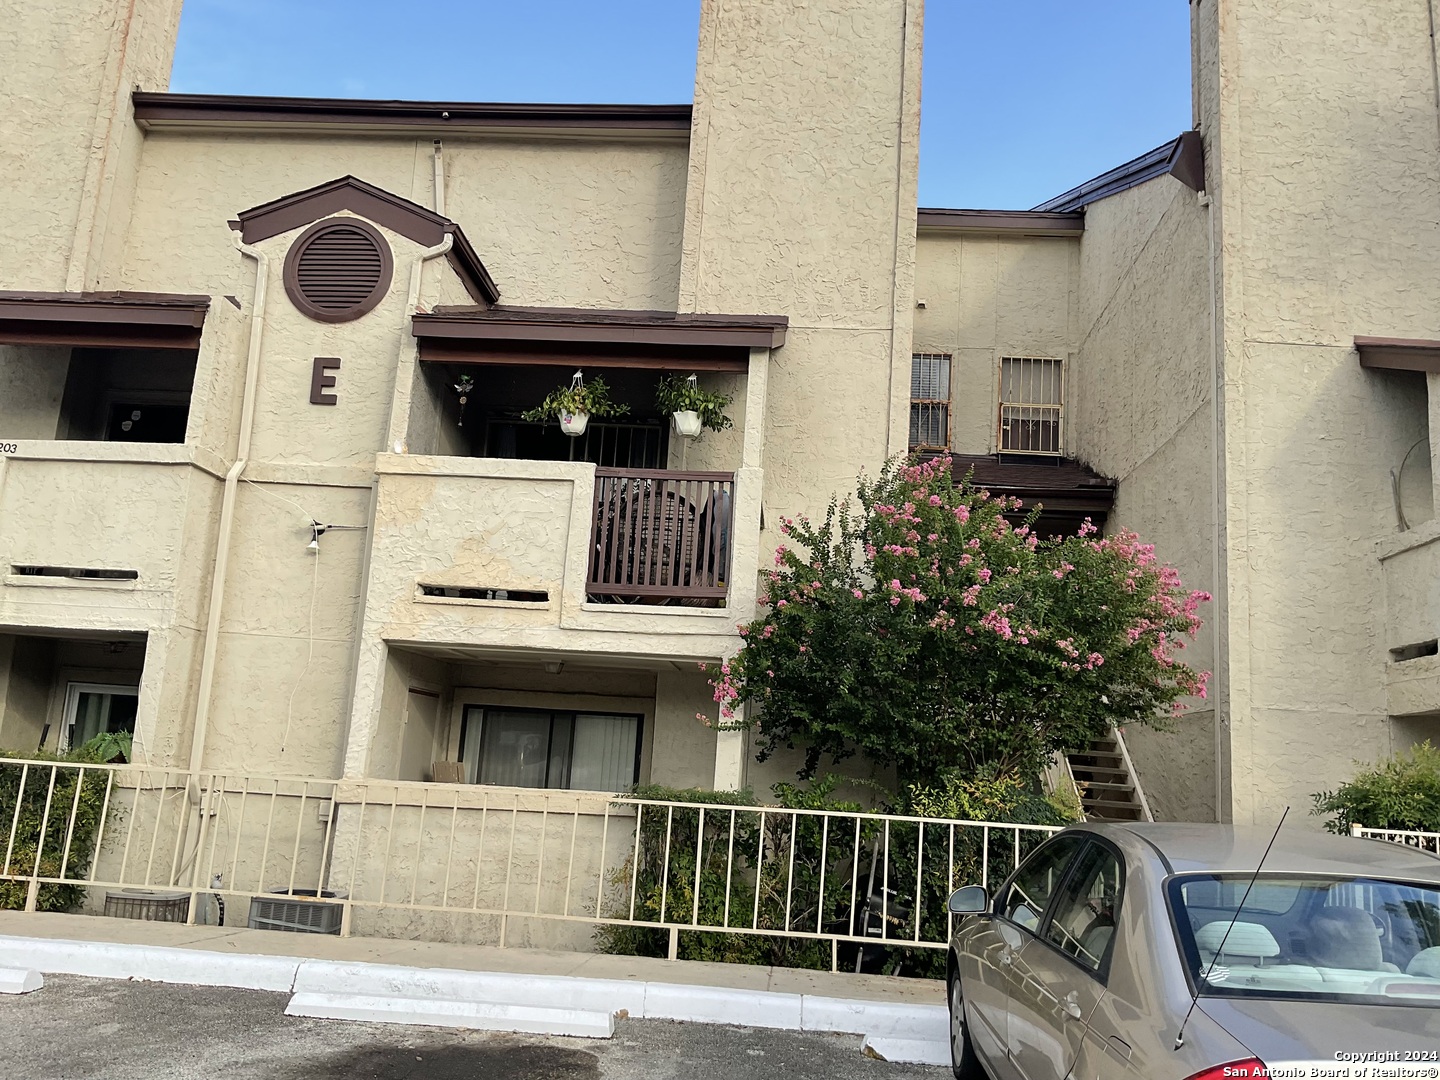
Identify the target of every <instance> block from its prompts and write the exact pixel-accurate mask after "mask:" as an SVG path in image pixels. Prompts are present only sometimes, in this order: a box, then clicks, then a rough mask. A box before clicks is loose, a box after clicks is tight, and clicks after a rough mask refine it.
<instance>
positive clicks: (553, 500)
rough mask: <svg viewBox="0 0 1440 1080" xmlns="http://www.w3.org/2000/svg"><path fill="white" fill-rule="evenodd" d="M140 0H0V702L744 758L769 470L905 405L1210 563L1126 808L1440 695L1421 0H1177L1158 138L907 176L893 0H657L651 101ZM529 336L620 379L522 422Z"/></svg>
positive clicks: (1270, 772)
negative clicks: (294, 92) (998, 167)
mask: <svg viewBox="0 0 1440 1080" xmlns="http://www.w3.org/2000/svg"><path fill="white" fill-rule="evenodd" d="M179 8H180V2H179V0H137V2H134V3H128V2H127V3H115V2H113V0H62V2H57V3H54V4H50V5H46V6H45V9H44V10H43V11H42V10H39V9H38V8H37V7H36V6H35V5H30V4H22V3H0V26H3V27H4V30H3V31H0V72H3V73H4V74H3V76H0V90H3V96H4V102H5V106H6V109H5V112H4V118H3V120H0V133H3V136H4V145H5V153H4V155H3V156H0V190H3V191H5V192H6V193H7V194H6V197H5V199H4V200H3V201H0V253H3V254H0V290H4V291H3V292H0V745H3V746H5V747H7V748H11V749H15V750H33V749H35V748H36V747H42V748H44V749H48V750H55V749H57V748H59V747H61V746H63V745H64V744H65V743H66V742H67V741H76V740H79V739H81V738H83V737H85V736H87V735H89V734H93V733H94V732H96V731H98V730H102V729H104V728H105V727H110V728H120V727H130V726H132V725H133V729H134V733H135V738H136V744H137V747H138V753H139V754H140V755H143V757H144V759H145V760H147V761H150V762H155V763H163V764H168V765H175V766H188V767H189V768H192V769H197V770H198V769H207V770H210V769H214V770H222V771H227V772H231V773H235V774H243V773H247V772H253V773H263V774H277V773H278V774H284V775H291V776H313V777H322V778H339V777H349V778H363V777H374V778H382V779H394V780H403V781H439V782H451V781H455V780H457V779H458V780H459V781H460V782H462V783H485V784H493V785H502V786H524V787H556V788H558V787H571V788H581V789H595V790H616V789H618V788H619V787H624V786H628V785H630V784H632V783H635V782H637V781H638V782H653V783H658V784H665V785H669V786H674V787H688V786H700V787H718V788H731V787H739V786H745V785H748V786H752V787H754V788H756V789H757V790H759V791H761V792H764V791H765V790H766V789H767V788H768V786H769V784H770V783H771V782H773V781H774V780H775V779H781V778H785V777H787V776H788V775H789V770H790V766H789V763H788V762H786V761H783V760H776V761H771V762H768V763H766V764H765V765H764V766H760V765H757V764H756V763H755V762H753V761H751V760H750V754H749V753H748V750H747V745H746V740H745V737H744V736H743V735H741V734H738V733H733V732H722V733H718V734H717V732H716V731H715V730H713V729H712V728H709V727H707V726H705V725H703V724H701V723H699V722H698V721H697V720H696V714H697V712H705V711H711V710H713V703H712V701H711V695H710V689H709V687H708V686H707V684H706V681H705V678H704V676H703V674H702V673H701V671H700V670H699V665H700V664H702V663H706V662H714V661H718V660H721V659H723V658H725V657H726V656H728V655H731V654H732V653H733V652H734V651H735V650H736V649H737V648H738V646H739V643H740V638H739V637H738V635H737V633H736V625H737V623H739V622H742V621H745V620H746V619H748V618H749V617H751V616H752V615H753V613H754V605H755V598H756V593H757V578H758V573H759V571H760V569H761V567H762V565H763V564H764V562H765V561H766V559H767V556H768V553H769V552H770V551H771V550H773V548H774V546H775V544H776V543H777V542H778V535H777V533H776V530H775V526H776V524H777V523H778V521H779V518H780V516H781V515H788V514H793V513H797V512H803V511H807V510H816V509H819V508H822V507H823V505H824V502H825V500H826V499H827V498H828V496H829V494H830V493H831V492H832V491H837V490H842V489H844V488H845V487H846V486H847V485H848V484H850V483H851V482H852V481H853V478H854V476H855V475H856V473H857V472H858V471H860V470H861V469H862V468H869V469H872V470H873V469H875V468H877V467H878V466H879V465H880V464H881V462H883V461H884V460H885V459H886V458H887V457H888V456H891V455H895V454H899V453H903V452H905V451H907V450H908V449H911V448H917V447H918V448H927V449H942V448H949V449H950V450H952V451H953V452H955V453H956V454H957V455H958V459H957V460H958V461H959V466H958V467H961V468H970V467H972V466H973V467H974V468H975V469H976V472H977V476H980V477H981V478H982V479H984V480H985V481H986V482H987V483H988V484H990V486H992V487H993V488H998V489H1003V490H1010V491H1013V492H1015V493H1017V494H1019V495H1021V496H1022V497H1024V498H1025V499H1026V500H1027V501H1028V502H1029V503H1032V504H1033V503H1037V502H1038V503H1041V504H1043V506H1044V508H1045V520H1046V521H1047V522H1049V523H1053V524H1054V525H1056V526H1057V527H1065V526H1067V525H1073V524H1074V523H1076V522H1078V521H1079V520H1080V519H1081V518H1082V517H1084V516H1086V515H1092V516H1095V517H1097V518H1105V517H1107V515H1108V524H1109V526H1111V527H1113V526H1115V525H1124V526H1127V527H1133V528H1135V529H1137V530H1138V531H1140V532H1141V533H1142V534H1143V535H1145V536H1146V538H1148V539H1150V540H1153V541H1154V542H1155V543H1156V545H1157V547H1158V549H1159V552H1160V554H1161V555H1162V556H1163V557H1164V558H1166V559H1167V560H1168V561H1171V562H1173V563H1175V564H1176V565H1177V566H1178V567H1179V568H1180V569H1181V571H1182V573H1183V575H1184V577H1185V580H1186V582H1187V584H1191V585H1193V586H1194V587H1198V588H1204V589H1209V590H1210V591H1212V592H1213V593H1214V594H1215V596H1216V601H1215V603H1214V605H1213V607H1212V608H1211V610H1210V611H1209V612H1208V615H1209V621H1208V623H1207V628H1206V630H1205V631H1204V633H1203V635H1202V640H1201V641H1199V642H1198V643H1197V644H1196V646H1195V648H1194V653H1193V654H1192V656H1191V659H1192V661H1193V662H1195V663H1197V664H1199V665H1200V666H1202V667H1206V668H1213V670H1214V671H1215V679H1214V682H1213V692H1212V694H1211V696H1210V698H1209V700H1208V701H1207V702H1204V703H1197V704H1198V705H1199V706H1200V707H1199V708H1197V709H1196V710H1195V711H1193V712H1192V714H1191V717H1190V719H1189V720H1188V721H1187V722H1186V724H1185V726H1184V728H1183V729H1182V730H1181V731H1180V732H1178V733H1176V734H1173V735H1155V734H1151V733H1144V732H1132V733H1131V749H1132V751H1133V753H1134V756H1135V759H1136V764H1137V767H1138V769H1139V773H1140V777H1141V780H1142V782H1143V784H1144V787H1145V790H1146V793H1147V795H1148V796H1149V799H1150V802H1151V804H1152V805H1153V807H1154V808H1155V811H1156V813H1157V816H1173V817H1186V818H1197V819H1202V820H1203V819H1211V818H1215V817H1221V818H1226V819H1230V818H1233V819H1235V820H1237V821H1250V820H1269V819H1270V818H1271V817H1272V816H1273V814H1274V813H1275V812H1276V811H1277V810H1278V809H1279V808H1280V807H1281V806H1283V805H1285V804H1287V803H1296V804H1302V805H1303V804H1304V803H1306V802H1307V799H1306V796H1307V793H1308V792H1311V791H1314V790H1318V789H1319V788H1321V787H1324V786H1327V785H1331V784H1333V783H1334V782H1336V781H1337V780H1339V779H1341V778H1342V777H1343V776H1345V775H1346V774H1347V772H1348V771H1349V768H1350V762H1351V761H1352V759H1355V758H1374V757H1377V756H1379V755H1382V754H1385V753H1387V752H1389V751H1390V750H1391V749H1393V748H1395V747H1397V746H1399V745H1403V744H1406V743H1408V742H1410V741H1414V740H1416V739H1418V738H1421V737H1424V736H1425V735H1426V734H1427V733H1428V726H1429V725H1431V724H1433V719H1431V718H1432V717H1434V716H1435V715H1440V657H1436V656H1435V639H1436V636H1437V622H1440V593H1437V585H1436V582H1437V581H1440V563H1437V560H1440V543H1437V542H1436V541H1437V540H1440V522H1434V521H1431V520H1430V518H1431V516H1432V508H1433V506H1434V502H1435V501H1434V498H1433V496H1432V494H1431V483H1432V481H1431V476H1432V475H1434V476H1440V470H1435V471H1432V470H1431V468H1430V452H1431V451H1430V443H1429V441H1428V430H1429V416H1430V415H1431V413H1432V412H1433V411H1434V407H1433V406H1432V405H1431V404H1430V402H1431V400H1432V398H1431V397H1430V393H1429V389H1430V386H1432V385H1436V384H1435V379H1436V378H1437V377H1440V376H1437V374H1436V373H1440V340H1436V339H1440V295H1437V291H1440V273H1436V271H1437V270H1440V267H1437V266H1435V265H1432V264H1434V263H1436V262H1437V261H1440V244H1437V243H1436V241H1437V239H1440V236H1437V235H1436V234H1437V233H1440V127H1437V121H1440V106H1437V90H1436V81H1435V65H1434V56H1433V53H1432V47H1433V46H1432V41H1431V38H1430V36H1429V30H1428V23H1427V14H1426V12H1427V8H1426V5H1425V3H1424V0H1380V2H1374V3H1370V4H1367V5H1365V11H1364V12H1363V13H1361V14H1358V15H1357V14H1351V13H1344V14H1341V13H1338V12H1337V11H1336V10H1334V9H1333V8H1332V6H1330V5H1324V4H1318V3H1313V2H1310V0H1290V2H1287V3H1284V4H1281V5H1280V6H1279V10H1278V12H1277V11H1276V10H1275V5H1273V4H1270V5H1261V4H1258V3H1255V2H1253V0H1197V2H1195V3H1193V4H1192V11H1193V15H1194V23H1195V34H1194V41H1195V47H1194V55H1193V63H1194V71H1195V116H1194V123H1193V125H1192V127H1193V130H1192V131H1189V132H1187V133H1185V134H1184V135H1182V136H1181V137H1180V138H1178V139H1177V140H1176V141H1175V142H1174V143H1172V144H1167V145H1166V146H1165V147H1162V148H1159V149H1158V150H1157V151H1155V152H1154V153H1152V154H1149V155H1146V156H1144V157H1142V158H1139V159H1137V160H1136V161H1134V162H1131V163H1129V164H1127V165H1125V166H1122V167H1120V168H1119V169H1117V170H1116V171H1115V172H1113V173H1111V174H1107V175H1106V176H1104V177H1100V178H1097V180H1095V181H1093V182H1092V183H1090V184H1087V185H1084V186H1083V187H1081V188H1078V189H1076V190H1075V191H1074V192H1069V193H1066V194H1065V195H1063V196H1061V197H1059V198H1057V199H1056V200H1054V201H1053V202H1052V203H1050V204H1046V205H1045V206H1043V207H1041V208H1037V209H1036V210H1034V211H1019V212H997V211H970V210H928V209H922V210H919V211H918V213H917V210H916V175H917V162H918V127H919V115H920V113H919V110H920V102H919V86H920V65H921V36H922V35H921V30H922V4H921V2H920V0H824V2H821V3H811V4H807V5H787V4H775V3H766V2H763V0H742V2H730V3H727V4H724V5H721V4H719V3H718V2H712V0H705V2H704V4H703V6H702V19H701V41H700V44H699V51H698V57H699V61H698V65H697V75H696V86H695V97H694V103H693V105H678V106H554V105H485V104H463V103H424V102H399V103H396V102H367V101H338V100H299V99H278V98H260V97H256V98H233V97H206V96H194V95H174V94H168V93H165V92H164V90H165V86H166V83H167V79H168V72H169V66H170V56H171V51H172V47H173V43H174V37H175V29H176V26H177V23H178V18H179ZM840 16H843V17H840ZM1022 47H1023V46H1022V45H1021V44H1020V43H1016V45H1015V48H1016V49H1017V51H1018V50H1019V49H1021V48H1022ZM1177 61H1179V62H1183V58H1177ZM1357 339H1362V340H1361V341H1360V345H1359V347H1358V349H1357ZM1366 339H1387V341H1385V342H1379V341H1377V342H1374V343H1371V342H1369V341H1368V340H1366ZM1388 339H1405V340H1404V341H1400V342H1398V343H1397V342H1395V341H1392V340H1388ZM576 371H582V372H583V373H584V376H585V378H586V379H587V380H593V379H594V378H595V377H597V376H599V377H603V378H604V379H605V380H606V381H607V382H608V383H609V385H610V387H611V389H612V393H613V395H614V396H615V397H616V398H617V399H618V400H620V401H621V402H623V403H625V404H627V405H628V406H629V412H628V414H627V415H626V416H624V417H620V418H613V419H601V418H594V419H592V420H591V421H590V425H589V427H588V429H587V431H586V433H585V434H584V435H581V436H578V437H573V438H572V437H568V436H566V435H563V434H561V433H560V432H559V431H558V430H557V428H556V426H555V425H554V424H553V423H552V424H549V425H538V424H531V423H527V422H525V421H524V420H523V418H522V417H521V416H520V413H521V412H522V411H523V410H525V409H528V408H530V407H531V406H533V405H535V404H536V403H537V402H538V401H539V400H540V398H541V397H543V396H544V394H545V393H546V392H547V391H548V390H550V389H553V388H554V387H556V386H557V385H561V384H568V383H569V382H570V380H571V377H572V373H574V372H576ZM1427 373H1429V374H1427ZM663 374H672V375H680V376H687V375H690V374H694V375H696V376H697V377H698V380H699V382H700V383H701V384H702V385H704V386H706V387H708V388H712V389H718V390H722V391H724V392H725V393H728V394H731V395H733V402H732V405H731V406H730V415H731V416H732V418H733V419H734V427H733V428H731V429H729V430H726V431H723V432H707V433H705V434H704V435H702V436H701V437H700V438H698V439H694V440H691V439H686V438H683V437H681V436H680V435H678V434H677V433H676V432H675V431H674V429H673V428H672V426H671V424H670V422H669V418H668V417H667V416H663V415H660V414H659V412H658V410H657V409H656V407H655V405H654V400H653V391H654V386H655V382H656V380H657V379H658V378H659V377H660V376H661V375H663ZM1427 380H1428V384H1427ZM1437 449H1440V447H1437Z"/></svg>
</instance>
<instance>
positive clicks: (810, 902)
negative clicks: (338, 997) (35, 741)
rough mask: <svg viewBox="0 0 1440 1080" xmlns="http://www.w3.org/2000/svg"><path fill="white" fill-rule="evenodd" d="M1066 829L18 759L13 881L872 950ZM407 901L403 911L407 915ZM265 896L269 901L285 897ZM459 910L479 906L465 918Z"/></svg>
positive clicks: (29, 886) (237, 915)
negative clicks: (736, 936)
mask: <svg viewBox="0 0 1440 1080" xmlns="http://www.w3.org/2000/svg"><path fill="white" fill-rule="evenodd" d="M1054 831H1055V830H1054V829H1053V828H1050V827H1046V826H1038V825H1020V824H1011V823H1001V822H976V821H950V820H942V819H931V818H914V817H894V816H886V815H881V814H860V813H849V812H843V811H823V810H788V809H782V808H779V807H758V806H728V805H698V804H695V803H683V802H669V801H662V800H654V799H637V798H631V797H627V796H617V795H607V794H604V793H598V792H596V793H590V792H570V791H545V790H520V789H515V788H493V787H486V786H482V785H473V784H421V783H405V782H400V781H393V780H369V779H367V780H339V781H336V780H314V779H304V778H293V777H290V778H287V777H261V776H250V775H237V774H224V773H211V772H200V773H192V772H186V771H180V770H170V769H163V768H148V767H145V766H134V765H75V764H69V763H63V762H53V761H24V760H8V759H7V760H0V858H3V862H0V898H4V899H5V900H6V901H7V903H6V905H5V906H11V907H21V906H23V907H24V908H25V910H27V911H36V910H42V911H63V910H70V909H74V908H77V907H80V906H86V907H88V908H90V909H92V910H99V908H100V905H101V903H102V902H103V899H104V895H103V894H104V893H105V892H106V891H107V890H119V889H136V888H140V889H150V888H156V889H168V890H174V894H173V895H176V896H185V895H186V894H188V898H189V901H190V902H189V905H188V911H187V913H186V916H185V918H186V921H187V922H191V923H194V922H199V921H206V920H208V919H211V918H213V917H214V916H215V914H216V912H217V910H218V905H213V904H212V903H211V899H210V898H211V897H219V898H223V900H224V902H225V903H224V912H225V914H224V921H225V924H226V925H230V926H244V925H246V924H247V923H251V924H253V923H254V921H255V918H260V919H264V918H266V917H268V915H273V914H274V911H275V905H277V904H280V905H285V906H286V910H287V911H289V912H290V913H289V914H287V915H286V919H287V920H288V921H289V922H291V923H299V922H303V921H305V920H301V919H298V918H296V916H295V911H294V910H293V905H303V904H313V905H317V916H325V917H327V918H328V914H327V912H326V911H325V910H323V908H334V907H338V908H339V909H340V924H339V932H340V933H341V934H343V935H350V934H359V935H371V936H377V937H384V936H403V937H405V938H409V939H419V940H427V939H430V940H444V941H453V940H455V936H454V935H455V933H456V929H457V927H458V926H461V925H470V926H472V927H473V928H474V929H473V931H472V933H473V935H474V936H476V937H477V938H484V939H486V940H487V941H489V942H494V941H495V940H496V939H497V938H498V943H499V944H500V945H504V944H506V935H507V929H508V925H509V923H510V921H512V920H516V919H519V920H522V922H525V925H529V922H527V921H528V920H539V921H544V922H553V923H571V924H578V925H579V926H581V927H584V926H587V925H588V926H589V927H590V928H592V929H593V928H595V927H602V928H603V927H630V928H636V929H643V930H645V931H647V932H649V933H652V934H654V935H657V940H656V942H655V944H656V946H657V947H658V948H659V949H664V948H665V943H666V939H667V938H668V942H669V955H670V956H671V958H672V959H673V958H674V957H675V956H676V950H677V948H678V941H679V935H680V933H681V932H693V931H700V932H703V933H707V934H710V933H713V934H740V935H746V936H752V937H767V938H788V939H792V940H795V941H797V942H805V941H809V942H819V943H821V944H822V947H824V946H828V951H829V953H830V963H831V967H832V968H834V969H840V968H845V969H848V970H855V965H856V964H857V963H858V962H859V960H860V958H861V956H862V954H863V951H864V950H868V949H871V948H875V947H879V948H910V949H935V950H943V949H945V948H946V947H947V943H948V941H949V937H950V933H951V932H952V930H953V929H954V923H955V916H953V915H951V914H950V913H949V912H948V910H947V908H946V904H945V900H946V897H948V895H949V893H950V892H951V890H952V889H954V888H955V887H957V886H960V885H970V884H980V885H986V886H991V887H993V886H994V885H995V884H997V883H998V882H1000V881H1001V880H1003V879H1004V878H1005V877H1006V876H1008V875H1009V873H1010V872H1011V870H1013V869H1014V868H1015V867H1016V866H1017V865H1018V864H1019V861H1020V860H1021V859H1022V858H1023V857H1024V856H1025V855H1027V854H1028V853H1029V852H1030V851H1031V850H1033V849H1034V848H1035V846H1036V845H1038V844H1039V843H1040V842H1041V841H1043V840H1044V839H1045V838H1046V837H1047V836H1049V835H1050V834H1051V833H1052V832H1054ZM386 909H400V910H401V911H402V912H403V913H404V917H403V918H399V919H397V918H395V917H394V911H393V910H390V911H387V910H386ZM267 913H268V915H267ZM456 916H475V917H483V918H477V920H476V921H475V922H473V923H469V924H461V923H459V922H457V921H456Z"/></svg>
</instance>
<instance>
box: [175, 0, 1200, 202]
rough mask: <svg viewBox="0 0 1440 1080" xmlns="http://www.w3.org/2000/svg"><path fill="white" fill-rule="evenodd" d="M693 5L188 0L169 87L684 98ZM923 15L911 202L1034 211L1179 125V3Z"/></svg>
mask: <svg viewBox="0 0 1440 1080" xmlns="http://www.w3.org/2000/svg"><path fill="white" fill-rule="evenodd" d="M773 2H777V3H783V2H786V0H773ZM699 7H700V3H699V0H610V2H609V3H605V4H599V3H595V2H594V0H524V2H523V3H518V4H517V3H515V2H514V0H507V2H505V3H500V2H497V0H411V2H409V3H395V2H394V0H186V3H185V8H184V15H183V17H182V19H181V24H180V45H179V49H178V51H177V54H176V58H175V71H174V77H173V79H172V82H171V89H172V90H175V91H177V92H185V93H214V94H277V95H313V96H319V97H373V98H415V99H422V100H423V99H432V100H433V99H446V100H451V101H552V102H554V101H576V102H602V101H603V102H612V101H613V102H662V103H672V102H684V101H689V100H690V98H691V95H692V90H693V84H694V78H695V56H694V53H695V39H696V34H697V24H698V19H699ZM925 18H926V27H925V81H924V88H923V94H924V104H923V117H924V119H923V121H922V127H921V148H920V152H921V158H920V204H921V205H922V206H952V207H987V208H1002V209H1010V208H1024V207H1029V206H1033V205H1034V204H1035V203H1037V202H1040V201H1042V200H1043V199H1046V198H1048V197H1050V196H1052V195H1056V194H1059V193H1060V192H1061V191H1064V190H1065V189H1066V188H1069V187H1072V186H1074V185H1075V184H1077V183H1079V182H1081V181H1082V180H1086V179H1088V178H1089V177H1091V176H1094V175H1095V174H1097V173H1100V172H1104V171H1105V170H1106V169H1108V168H1111V167H1112V166H1115V165H1118V164H1120V163H1121V162H1123V161H1126V160H1128V159H1129V158H1132V157H1134V156H1136V155H1137V154H1140V153H1143V152H1144V151H1146V150H1149V149H1150V148H1152V147H1154V146H1158V145H1159V144H1160V143H1162V142H1164V141H1166V140H1167V139H1170V138H1173V137H1174V136H1175V135H1177V134H1179V133H1180V131H1181V130H1183V129H1184V128H1187V127H1189V126H1190V48H1189V44H1188V35H1189V18H1190V16H1189V5H1188V4H1185V3H1182V2H1181V0H1105V2H1104V3H1102V4H1088V5H1077V4H1074V3H1072V2H1065V3H1062V2H1061V0H929V3H928V4H927V10H926V16H925ZM277 27H280V28H283V32H277V29H276V28H277Z"/></svg>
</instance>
